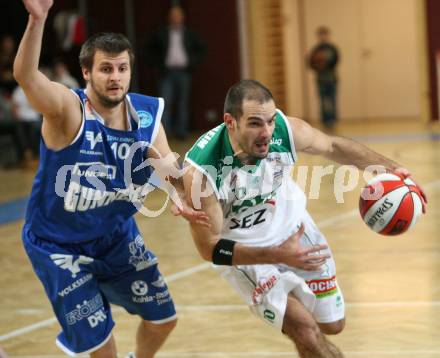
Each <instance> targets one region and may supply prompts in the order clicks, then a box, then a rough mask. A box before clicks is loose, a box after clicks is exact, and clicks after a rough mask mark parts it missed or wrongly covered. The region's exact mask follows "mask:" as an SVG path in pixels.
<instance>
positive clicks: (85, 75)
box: [81, 67, 90, 82]
mask: <svg viewBox="0 0 440 358" xmlns="http://www.w3.org/2000/svg"><path fill="white" fill-rule="evenodd" d="M81 71H82V75H83V78H84V81H86V82H88V81H89V79H90V71H89V70H88V69H87V68H85V67H82V68H81Z"/></svg>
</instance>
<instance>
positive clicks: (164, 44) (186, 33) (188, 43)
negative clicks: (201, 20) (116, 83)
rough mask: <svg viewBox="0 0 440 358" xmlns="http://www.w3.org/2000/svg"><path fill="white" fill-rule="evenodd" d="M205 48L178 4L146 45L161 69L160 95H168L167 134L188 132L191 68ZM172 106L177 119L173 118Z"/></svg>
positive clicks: (179, 135)
mask: <svg viewBox="0 0 440 358" xmlns="http://www.w3.org/2000/svg"><path fill="white" fill-rule="evenodd" d="M205 52H206V45H205V43H204V42H203V41H202V40H201V38H200V37H199V35H198V34H197V33H196V32H194V31H192V30H191V29H189V28H188V27H186V26H185V13H184V11H183V9H182V8H181V7H180V6H177V5H175V6H173V7H171V9H170V11H169V14H168V26H165V27H163V28H161V29H159V31H157V32H156V33H155V34H154V35H153V36H152V37H151V39H150V40H149V42H148V45H147V59H148V63H149V64H150V65H151V66H153V67H155V68H157V69H159V71H160V83H159V96H160V97H163V98H164V99H165V109H164V113H163V117H162V118H163V119H162V123H163V125H164V127H165V130H166V132H167V134H171V132H172V131H174V132H175V134H176V136H177V138H179V139H184V138H185V137H186V136H187V135H188V116H189V113H188V112H189V108H188V106H189V94H190V88H191V72H192V71H193V70H194V68H195V67H196V66H197V65H198V64H199V63H200V62H201V60H202V58H203V56H204V54H205ZM173 107H175V108H174V109H175V111H174V113H175V115H174V116H173V118H174V119H175V121H173V120H171V115H172V110H173Z"/></svg>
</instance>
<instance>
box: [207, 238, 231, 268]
mask: <svg viewBox="0 0 440 358" xmlns="http://www.w3.org/2000/svg"><path fill="white" fill-rule="evenodd" d="M234 245H235V241H232V240H227V239H220V240H218V241H217V243H216V244H215V247H214V250H213V251H212V262H213V263H214V264H216V265H227V266H231V265H232V257H233V256H234Z"/></svg>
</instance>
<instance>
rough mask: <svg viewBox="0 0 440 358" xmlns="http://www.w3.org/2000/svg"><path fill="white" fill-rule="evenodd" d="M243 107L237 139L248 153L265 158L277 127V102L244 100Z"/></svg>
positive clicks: (256, 157)
mask: <svg viewBox="0 0 440 358" xmlns="http://www.w3.org/2000/svg"><path fill="white" fill-rule="evenodd" d="M242 109H243V115H242V116H241V118H240V119H239V120H238V121H237V126H236V129H235V139H236V141H237V142H238V144H239V146H240V147H241V149H242V150H243V152H245V153H246V154H247V155H249V156H251V157H253V158H255V159H262V158H265V157H266V156H267V153H268V152H269V144H270V140H271V139H272V134H273V131H274V129H275V114H276V111H275V110H276V108H275V103H274V102H273V101H268V102H265V103H259V102H257V101H243V108H242Z"/></svg>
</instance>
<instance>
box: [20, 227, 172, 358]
mask: <svg viewBox="0 0 440 358" xmlns="http://www.w3.org/2000/svg"><path fill="white" fill-rule="evenodd" d="M23 243H24V247H25V250H26V252H27V254H28V256H29V258H30V260H31V262H32V266H33V268H34V270H35V272H36V274H37V276H38V277H39V279H40V280H41V282H42V284H43V286H44V288H45V291H46V294H47V296H48V298H49V300H50V302H51V304H52V308H53V310H54V312H55V314H56V317H57V319H58V321H59V323H60V324H61V327H62V332H61V333H60V334H59V335H58V337H57V340H56V343H57V345H58V347H59V348H61V349H62V350H63V351H64V352H65V353H67V354H69V355H71V356H74V355H76V354H79V353H90V352H93V351H95V350H97V349H98V348H100V347H101V346H103V345H104V344H105V343H106V342H107V341H108V340H109V339H110V337H111V331H112V329H113V326H114V325H115V323H114V321H113V319H112V314H111V310H110V305H109V304H110V303H112V304H116V305H119V306H122V307H124V308H125V309H126V310H127V311H128V312H129V313H131V314H136V315H139V316H141V317H142V318H143V319H144V320H147V321H150V322H152V323H157V324H161V323H165V322H168V321H172V320H174V319H176V310H175V308H174V303H173V300H172V298H171V296H170V293H169V291H168V287H167V285H166V283H165V281H164V279H163V277H162V275H161V274H160V272H159V269H158V267H157V259H156V257H155V256H154V254H153V253H152V252H151V251H149V250H148V248H147V247H146V246H145V244H144V241H143V239H142V237H141V235H140V234H139V231H138V229H137V227H136V224H135V222H134V220H129V221H128V222H126V223H125V224H123V225H121V226H120V227H119V228H118V229H117V230H116V231H114V232H113V234H112V235H108V236H105V237H101V238H98V239H96V240H93V241H88V242H86V243H76V244H59V243H54V242H52V241H49V240H46V239H44V238H41V237H37V236H36V235H34V234H33V233H32V231H31V230H30V229H29V227H28V226H27V225H25V226H24V228H23Z"/></svg>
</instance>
